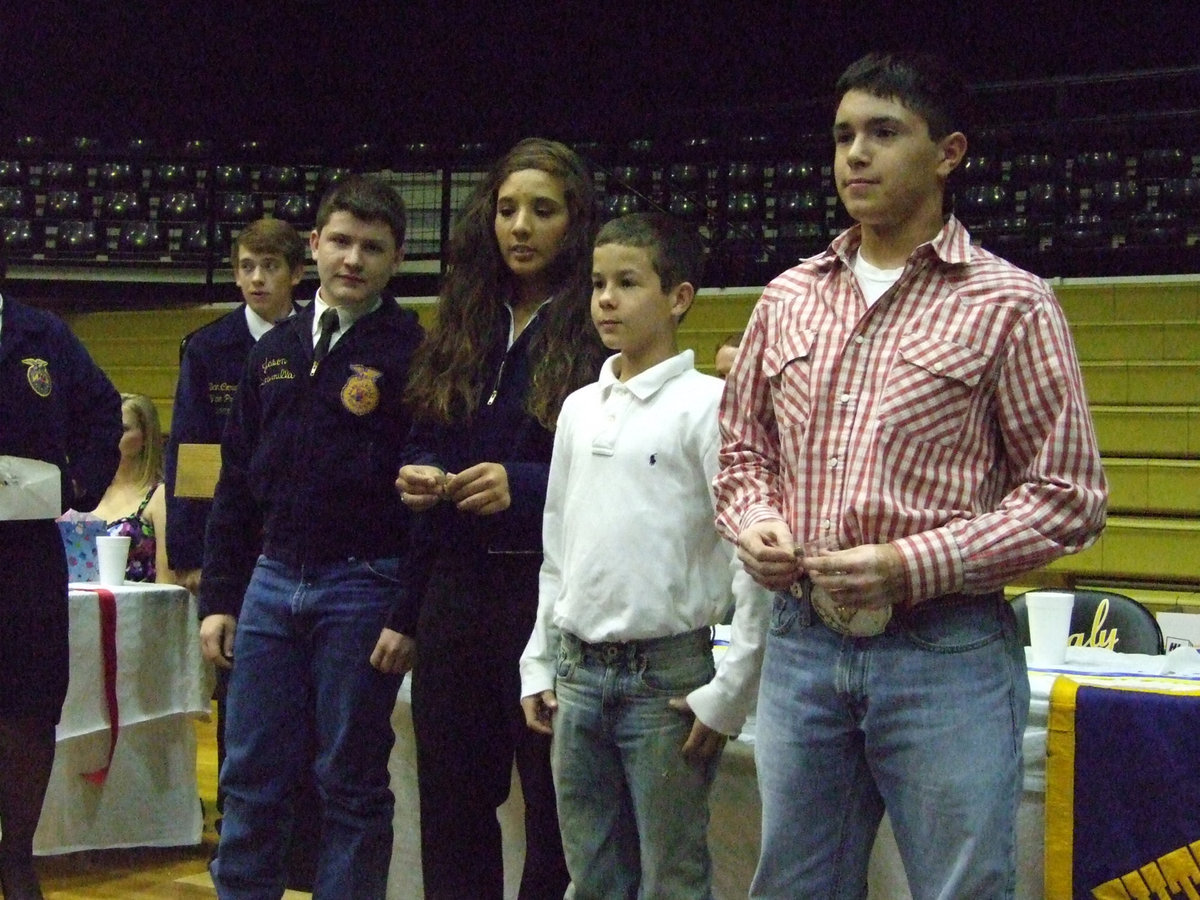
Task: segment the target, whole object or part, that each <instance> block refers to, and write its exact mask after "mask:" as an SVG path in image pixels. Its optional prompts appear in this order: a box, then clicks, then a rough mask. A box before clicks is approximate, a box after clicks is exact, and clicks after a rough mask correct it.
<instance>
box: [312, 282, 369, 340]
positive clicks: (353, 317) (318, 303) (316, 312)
mask: <svg viewBox="0 0 1200 900" xmlns="http://www.w3.org/2000/svg"><path fill="white" fill-rule="evenodd" d="M382 305H383V297H376V298H375V299H374V300H373V301H372V302H370V303H368V304H367V305H366V306H364V307H362V308H357V307H355V308H351V307H349V306H338V307H336V309H337V314H338V328H337V331H335V332H334V333H333V339H332V340H330V342H329V346H330V347H332V346H333V345H334V344H336V343H337V342H338V341H339V340H340V339H341V337H342V335H344V334H345V333H346V332H347V331H349V330H350V326H351V325H353V324H354V323H355V322H357V321H358V320H359V319H361V318H362V317H363V316H367V315H370V314H371V313H373V312H375V310H377V309H379V307H380V306H382ZM334 308H335V307H332V306H330V305H329V304H328V303H326V302H325V301H324V300H322V299H321V289H320V288H317V296H316V297H315V298H314V299H313V320H312V341H313V346H314V347H315V346H316V345H317V338H318V337H320V335H321V314H322V313H323V312H325V310H327V309H334Z"/></svg>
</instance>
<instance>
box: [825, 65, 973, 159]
mask: <svg viewBox="0 0 1200 900" xmlns="http://www.w3.org/2000/svg"><path fill="white" fill-rule="evenodd" d="M849 91H864V92H866V93H868V94H871V95H872V96H874V97H881V98H884V99H894V100H897V101H899V103H900V104H901V105H902V106H904V107H905V108H906V109H909V110H911V111H912V112H914V113H916V114H917V115H919V116H920V117H921V118H922V119H924V120H925V123H926V124H927V125H928V126H929V136H930V137H931V138H932V139H933V140H935V141H940V140H941V139H942V138H944V137H945V136H946V135H948V134H953V133H954V132H956V131H961V132H964V133H965V132H966V130H967V128H968V127H969V125H970V108H971V97H970V94H969V93H968V92H967V87H966V85H965V84H964V83H963V81H962V79H961V78H960V77H959V76H958V73H957V72H955V71H954V70H953V69H952V68H950V66H949V64H948V63H947V62H946V61H945V60H943V59H942V58H940V57H937V56H933V55H931V54H928V53H868V54H867V55H866V56H864V57H862V58H861V59H858V60H856V61H855V62H852V63H851V64H850V65H849V66H848V67H847V68H846V71H844V72H843V73H842V75H841V77H840V78H839V79H838V80H837V86H836V87H835V88H834V94H835V96H834V106H835V107H836V106H837V105H838V104H839V103H841V102H842V98H843V97H844V96H846V94H847V93H848V92H849Z"/></svg>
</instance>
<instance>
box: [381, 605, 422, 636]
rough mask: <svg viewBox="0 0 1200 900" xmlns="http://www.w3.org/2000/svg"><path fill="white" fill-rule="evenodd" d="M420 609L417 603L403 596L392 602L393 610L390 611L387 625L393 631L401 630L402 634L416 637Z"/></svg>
mask: <svg viewBox="0 0 1200 900" xmlns="http://www.w3.org/2000/svg"><path fill="white" fill-rule="evenodd" d="M419 611H420V610H419V608H418V606H417V604H416V603H413V602H412V601H411V600H409V599H408V598H407V597H403V598H401V599H399V600H397V601H396V602H394V603H393V604H392V609H391V612H389V613H388V618H387V627H388V628H390V629H391V630H392V631H398V632H400V634H406V635H408V636H409V637H416V634H417V614H418V612H419Z"/></svg>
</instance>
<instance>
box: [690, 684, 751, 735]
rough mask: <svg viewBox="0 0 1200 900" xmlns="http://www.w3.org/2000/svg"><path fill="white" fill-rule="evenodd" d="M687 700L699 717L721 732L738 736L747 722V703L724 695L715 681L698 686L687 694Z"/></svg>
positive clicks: (714, 729)
mask: <svg viewBox="0 0 1200 900" xmlns="http://www.w3.org/2000/svg"><path fill="white" fill-rule="evenodd" d="M687 702H688V706H690V707H691V708H692V712H693V713H695V715H696V718H697V719H699V720H700V721H701V722H703V723H704V724H705V725H707V726H708V727H709V728H711V729H712V730H713V731H717V732H720V733H721V734H727V735H729V736H730V737H736V736H737V735H738V734H740V733H741V731H742V726H743V725H745V724H746V715H747V714H748V713H749V709H748V708H746V706H747V705H746V704H738V703H734V702H733V701H731V700H730V699H729V698H727V697H723V696H722V695H721V692H720V689H719V687H718V686H717V685H716V684H715V683H714V682H711V681H710V682H709V683H708V684H706V685H702V686H701V687H698V688H696V689H695V690H694V691H692V692H691V693H690V694H688V695H687Z"/></svg>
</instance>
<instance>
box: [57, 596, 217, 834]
mask: <svg viewBox="0 0 1200 900" xmlns="http://www.w3.org/2000/svg"><path fill="white" fill-rule="evenodd" d="M89 587H92V588H94V587H96V586H95V585H82V584H78V585H76V584H73V585H71V595H70V639H71V681H70V686H69V688H68V690H67V699H66V703H65V704H64V706H63V715H62V721H61V722H60V723H59V726H58V733H57V745H56V747H55V758H54V769H53V772H52V773H51V776H50V786H49V789H48V790H47V793H46V800H45V803H44V805H43V807H42V817H41V821H40V823H39V825H38V830H37V834H36V836H35V838H34V851H35V852H36V853H39V854H52V853H69V852H73V851H76V850H89V849H101V848H110V847H133V846H155V847H168V846H180V845H187V844H198V843H199V842H200V835H201V830H202V828H203V818H202V815H201V810H200V801H199V793H198V790H197V786H196V731H195V725H194V724H193V721H192V720H193V719H194V718H197V717H204V716H207V715H208V712H209V701H210V697H211V696H212V671H211V667H210V666H208V664H206V663H205V662H204V661H203V658H202V656H201V653H200V638H199V621H198V619H197V611H196V600H195V598H194V597H192V596H191V595H190V594H189V593H188V592H187V591H186V590H184V589H183V588H180V587H174V586H169V585H154V584H132V583H130V584H127V585H125V586H123V587H119V588H114V589H112V592H113V596H114V599H115V601H116V603H115V608H116V628H115V646H116V662H117V667H116V699H117V704H118V708H119V719H118V722H119V725H120V730H119V734H118V738H117V743H116V747H115V750H114V753H113V758H112V764H111V767H110V768H109V771H108V774H107V777H106V778H105V779H104V781H103V783H101V784H95V783H93V782H92V781H89V780H88V779H85V778H84V777H83V775H84V773H88V772H94V771H96V770H97V769H100V768H102V767H103V766H104V764H105V761H106V760H107V758H108V752H109V747H110V729H109V713H108V704H107V702H106V695H105V681H104V679H105V672H104V662H103V652H102V645H101V638H102V636H101V626H100V621H101V620H100V604H99V600H98V597H97V595H96V594H95V593H94V592H92V591H90V590H86V588H89Z"/></svg>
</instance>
